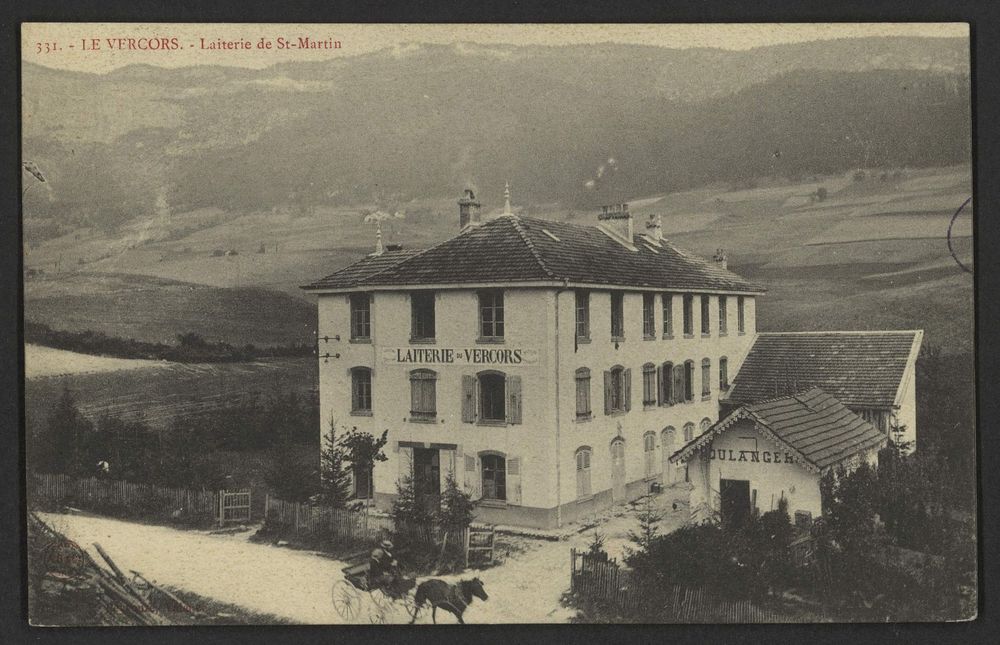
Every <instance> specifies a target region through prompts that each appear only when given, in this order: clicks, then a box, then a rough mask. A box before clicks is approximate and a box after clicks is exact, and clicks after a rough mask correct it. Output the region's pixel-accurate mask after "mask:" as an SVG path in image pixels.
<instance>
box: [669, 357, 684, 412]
mask: <svg viewBox="0 0 1000 645" xmlns="http://www.w3.org/2000/svg"><path fill="white" fill-rule="evenodd" d="M684 371H685V366H684V365H674V387H673V390H674V391H673V397H672V398H671V399H670V400H671V402H672V403H681V402H683V401H687V394H685V392H686V390H685V389H684Z"/></svg>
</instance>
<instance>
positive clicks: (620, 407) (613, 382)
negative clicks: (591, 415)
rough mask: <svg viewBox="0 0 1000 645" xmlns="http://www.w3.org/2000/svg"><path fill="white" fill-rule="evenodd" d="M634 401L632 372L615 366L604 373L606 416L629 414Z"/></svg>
mask: <svg viewBox="0 0 1000 645" xmlns="http://www.w3.org/2000/svg"><path fill="white" fill-rule="evenodd" d="M631 399H632V370H631V369H625V368H624V367H622V366H621V365H615V366H614V367H612V368H611V369H610V370H608V371H606V372H605V373H604V414H611V413H613V412H628V410H629V409H630V408H631Z"/></svg>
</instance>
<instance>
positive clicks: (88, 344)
mask: <svg viewBox="0 0 1000 645" xmlns="http://www.w3.org/2000/svg"><path fill="white" fill-rule="evenodd" d="M24 341H25V342H26V343H35V344H38V345H43V346H45V347H53V348H55V349H65V350H68V351H72V352H78V353H81V354H93V355H97V356H111V357H114V358H139V359H147V360H163V361H173V362H177V363H237V362H245V361H253V360H257V359H261V358H281V357H296V356H310V355H311V354H312V353H313V346H312V345H308V344H305V343H292V344H289V345H273V346H269V347H257V346H255V345H252V344H247V345H243V346H240V347H237V346H235V345H231V344H229V343H226V342H223V341H214V342H213V341H209V340H206V339H205V338H203V337H202V336H200V335H199V334H196V333H194V332H186V333H183V334H177V336H176V341H177V342H176V343H175V344H172V345H168V344H166V343H151V342H147V341H141V340H135V339H133V338H128V339H126V338H118V337H116V336H108V335H107V334H104V333H102V332H99V331H90V330H87V331H79V332H73V331H62V330H55V329H52V328H51V327H49V326H48V325H46V324H44V323H39V322H32V321H25V323H24Z"/></svg>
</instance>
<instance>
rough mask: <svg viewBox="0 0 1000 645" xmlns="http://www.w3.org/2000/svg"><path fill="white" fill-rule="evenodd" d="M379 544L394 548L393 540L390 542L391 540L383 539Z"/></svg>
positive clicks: (386, 547)
mask: <svg viewBox="0 0 1000 645" xmlns="http://www.w3.org/2000/svg"><path fill="white" fill-rule="evenodd" d="M379 546H381V547H382V548H383V549H386V550H388V549H391V548H392V542H390V541H389V540H382V543H381V544H380V545H379Z"/></svg>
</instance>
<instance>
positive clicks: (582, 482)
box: [576, 446, 591, 499]
mask: <svg viewBox="0 0 1000 645" xmlns="http://www.w3.org/2000/svg"><path fill="white" fill-rule="evenodd" d="M590 457H591V450H590V446H581V447H580V448H577V450H576V498H577V499H585V498H587V497H590Z"/></svg>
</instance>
